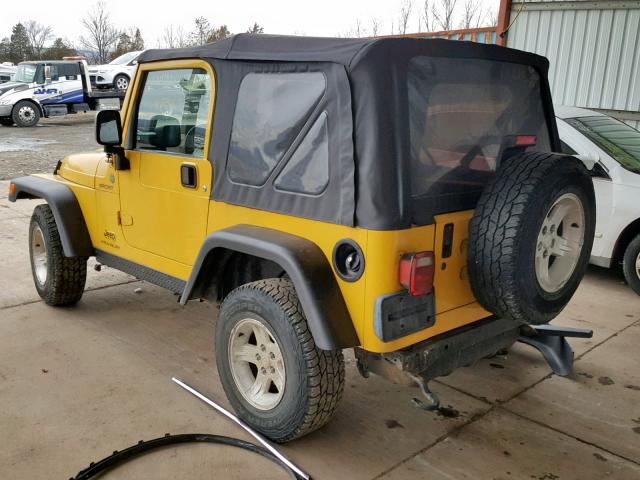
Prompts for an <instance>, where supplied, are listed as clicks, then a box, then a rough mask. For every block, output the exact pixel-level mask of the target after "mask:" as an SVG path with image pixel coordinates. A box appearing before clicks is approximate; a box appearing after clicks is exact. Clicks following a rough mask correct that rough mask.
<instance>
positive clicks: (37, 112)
mask: <svg viewBox="0 0 640 480" xmlns="http://www.w3.org/2000/svg"><path fill="white" fill-rule="evenodd" d="M124 95H125V94H124V92H120V91H110V92H96V91H94V90H92V88H91V83H90V82H89V75H88V73H87V63H86V62H85V61H84V60H59V61H40V62H22V63H20V64H19V65H18V68H17V69H16V74H15V77H14V79H13V81H12V82H8V83H4V84H2V85H0V125H5V126H10V125H13V124H14V123H15V124H16V125H18V126H19V127H33V126H35V125H36V124H37V123H38V121H39V120H40V118H41V117H55V116H61V115H67V114H72V113H78V112H86V111H88V110H96V109H98V108H100V101H101V100H103V99H106V98H115V99H118V100H119V103H120V102H121V100H122V99H123V98H124Z"/></svg>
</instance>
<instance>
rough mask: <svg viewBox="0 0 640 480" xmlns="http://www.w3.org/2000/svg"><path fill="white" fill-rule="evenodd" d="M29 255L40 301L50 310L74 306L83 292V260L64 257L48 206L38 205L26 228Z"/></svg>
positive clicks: (85, 275)
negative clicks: (27, 230)
mask: <svg viewBox="0 0 640 480" xmlns="http://www.w3.org/2000/svg"><path fill="white" fill-rule="evenodd" d="M29 240H30V241H29V255H30V258H31V272H32V273H33V281H34V283H35V286H36V290H37V291H38V294H39V295H40V297H41V298H42V299H43V300H44V301H45V303H47V304H48V305H52V306H60V305H73V304H74V303H77V302H78V301H79V300H80V298H81V297H82V294H83V292H84V285H85V281H86V278H87V259H86V257H72V258H71V257H65V255H64V252H63V250H62V243H61V242H60V234H59V233H58V227H57V225H56V220H55V218H54V217H53V212H52V211H51V208H50V207H49V205H38V206H37V207H36V208H35V210H34V211H33V215H32V216H31V224H30V225H29Z"/></svg>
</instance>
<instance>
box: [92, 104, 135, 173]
mask: <svg viewBox="0 0 640 480" xmlns="http://www.w3.org/2000/svg"><path fill="white" fill-rule="evenodd" d="M96 142H98V143H99V144H100V145H104V151H105V152H106V153H107V155H109V157H110V158H112V159H113V165H114V167H115V169H116V170H129V168H130V165H129V160H128V159H127V157H125V156H124V148H122V147H121V146H120V145H121V143H122V122H121V120H120V112H118V111H117V110H100V111H99V112H98V115H96Z"/></svg>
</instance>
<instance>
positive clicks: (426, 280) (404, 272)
mask: <svg viewBox="0 0 640 480" xmlns="http://www.w3.org/2000/svg"><path fill="white" fill-rule="evenodd" d="M434 263H435V258H434V255H433V252H418V253H407V254H406V255H403V256H402V258H401V259H400V272H399V277H400V284H401V285H402V286H403V287H404V288H406V289H407V290H409V293H410V294H411V295H412V296H414V297H415V296H418V295H426V294H427V293H430V292H431V290H433V274H434V272H435V265H434Z"/></svg>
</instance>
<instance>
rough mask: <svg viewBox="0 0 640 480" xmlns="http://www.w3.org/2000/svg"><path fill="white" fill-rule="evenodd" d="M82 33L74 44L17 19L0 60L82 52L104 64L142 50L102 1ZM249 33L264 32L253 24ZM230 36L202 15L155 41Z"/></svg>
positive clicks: (134, 33) (136, 35)
mask: <svg viewBox="0 0 640 480" xmlns="http://www.w3.org/2000/svg"><path fill="white" fill-rule="evenodd" d="M81 25H82V29H83V31H82V34H81V35H80V37H79V38H78V40H77V42H76V43H74V42H72V41H70V40H68V39H63V38H62V37H56V36H55V35H54V32H53V29H52V28H51V26H49V25H44V24H41V23H39V22H36V21H34V20H28V21H25V22H18V23H17V24H15V25H14V26H13V28H12V29H11V35H10V36H7V37H4V38H2V40H0V63H2V62H11V63H15V64H17V63H20V62H23V61H25V60H61V59H62V58H63V57H68V56H74V55H83V56H85V57H86V58H87V59H88V60H89V61H90V62H91V63H97V64H103V63H108V62H110V61H111V60H113V59H114V58H117V57H119V56H120V55H123V54H125V53H128V52H133V51H138V50H144V48H145V41H144V39H143V37H142V34H141V32H140V29H139V28H137V27H126V28H118V27H117V26H116V24H115V23H114V21H113V20H112V18H111V13H110V12H109V10H108V7H107V4H106V3H105V2H102V1H100V2H98V3H96V4H94V5H93V6H92V7H91V8H90V9H89V11H88V12H87V13H86V15H85V16H84V18H82V20H81ZM247 32H249V33H264V28H263V27H262V26H261V25H259V24H258V23H254V24H253V25H252V26H251V27H249V28H248V29H247ZM230 35H232V33H231V31H230V30H229V28H228V27H227V25H225V24H222V25H220V26H214V25H213V24H212V23H211V22H210V21H209V20H208V19H207V18H206V17H202V16H201V17H198V18H196V19H195V21H194V25H193V27H192V29H191V30H190V31H185V30H183V28H182V27H174V26H173V25H170V26H169V27H167V28H165V29H164V31H163V32H162V35H161V37H160V39H159V40H158V47H160V48H177V47H187V46H195V45H202V44H204V43H210V42H214V41H216V40H220V39H223V38H226V37H228V36H230Z"/></svg>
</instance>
